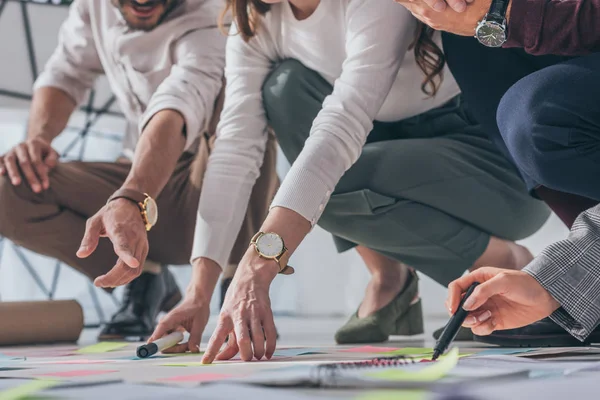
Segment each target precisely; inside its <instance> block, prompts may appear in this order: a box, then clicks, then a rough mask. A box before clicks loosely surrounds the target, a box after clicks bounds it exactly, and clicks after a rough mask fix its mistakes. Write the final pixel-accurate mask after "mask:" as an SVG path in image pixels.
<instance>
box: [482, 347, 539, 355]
mask: <svg viewBox="0 0 600 400" xmlns="http://www.w3.org/2000/svg"><path fill="white" fill-rule="evenodd" d="M536 350H538V349H531V348H517V349H507V348H502V347H499V348H493V349H487V350H484V351H481V352H479V353H477V354H475V355H476V356H477V357H481V356H503V355H514V354H522V353H529V352H532V351H536Z"/></svg>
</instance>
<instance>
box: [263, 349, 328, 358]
mask: <svg viewBox="0 0 600 400" xmlns="http://www.w3.org/2000/svg"><path fill="white" fill-rule="evenodd" d="M309 354H327V353H326V352H325V351H323V350H321V349H315V348H297V349H279V350H275V353H274V354H273V356H275V357H295V356H306V355H309Z"/></svg>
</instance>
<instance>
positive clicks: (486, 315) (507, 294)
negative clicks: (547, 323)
mask: <svg viewBox="0 0 600 400" xmlns="http://www.w3.org/2000/svg"><path fill="white" fill-rule="evenodd" d="M474 282H479V283H480V285H479V286H477V288H476V289H475V290H474V291H473V294H471V296H470V297H469V298H468V299H467V300H466V301H465V304H464V305H463V308H464V309H465V310H467V311H470V314H469V316H468V317H467V319H466V320H465V322H464V324H463V325H464V326H466V327H469V328H471V329H472V330H473V333H475V334H476V335H482V336H483V335H489V334H490V333H492V332H493V331H495V330H504V329H514V328H520V327H522V326H526V325H529V324H531V323H534V322H536V321H539V320H541V319H543V318H545V317H547V316H549V315H550V314H552V313H553V312H554V311H556V310H557V309H558V308H559V307H560V304H559V303H558V302H557V301H556V300H555V299H554V298H553V297H552V296H551V295H550V293H548V292H547V291H546V290H545V289H544V288H543V287H542V286H541V285H540V284H539V283H538V281H536V280H535V279H534V278H533V277H532V276H530V275H529V274H527V273H525V272H522V271H512V270H506V269H499V268H491V267H485V268H479V269H477V270H475V271H474V272H472V273H470V274H468V275H465V276H463V277H462V278H459V279H457V280H455V281H454V282H452V283H450V285H449V286H448V291H449V294H448V299H447V300H446V307H447V308H448V311H449V312H450V314H454V313H455V312H456V309H457V308H458V305H459V303H460V300H461V298H462V295H463V293H464V292H466V291H467V289H468V288H469V286H471V284H472V283H474Z"/></svg>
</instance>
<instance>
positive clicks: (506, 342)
mask: <svg viewBox="0 0 600 400" xmlns="http://www.w3.org/2000/svg"><path fill="white" fill-rule="evenodd" d="M473 339H474V340H475V341H476V342H480V343H486V344H493V345H496V346H501V347H583V346H589V345H590V344H592V343H599V342H600V332H599V333H596V334H592V335H590V336H589V337H588V338H586V340H585V341H584V342H580V341H579V340H577V339H576V338H574V337H573V336H571V335H568V334H567V335H563V334H561V335H497V334H494V335H490V336H477V335H473Z"/></svg>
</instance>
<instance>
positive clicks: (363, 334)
mask: <svg viewBox="0 0 600 400" xmlns="http://www.w3.org/2000/svg"><path fill="white" fill-rule="evenodd" d="M418 288H419V279H418V277H417V276H416V275H413V276H412V279H411V281H410V282H409V283H408V286H407V287H406V288H405V289H404V290H403V291H402V292H400V293H399V294H398V296H396V298H395V299H394V300H392V302H391V303H389V304H388V305H386V306H385V307H383V308H382V309H381V310H379V311H375V312H374V313H373V314H371V315H369V316H368V317H365V318H358V311H357V312H356V313H354V315H353V316H352V317H350V320H348V322H346V324H345V325H344V326H342V327H341V328H340V329H338V331H337V332H336V333H335V341H336V342H337V343H338V344H351V343H380V342H385V341H386V340H388V338H389V336H390V335H406V336H410V335H418V334H421V333H423V306H422V304H421V299H419V300H418V301H417V302H416V303H414V304H410V302H411V301H412V299H414V298H415V296H416V294H417V290H418Z"/></svg>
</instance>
